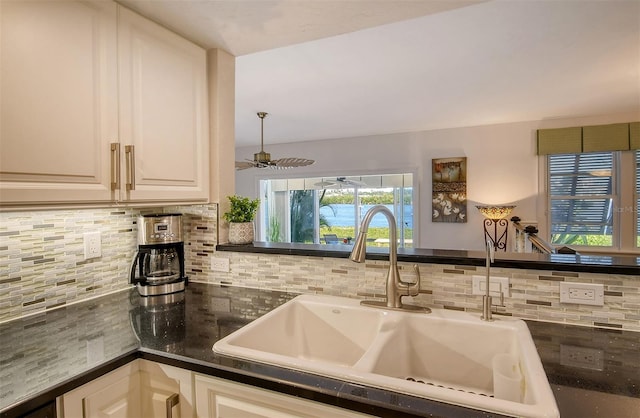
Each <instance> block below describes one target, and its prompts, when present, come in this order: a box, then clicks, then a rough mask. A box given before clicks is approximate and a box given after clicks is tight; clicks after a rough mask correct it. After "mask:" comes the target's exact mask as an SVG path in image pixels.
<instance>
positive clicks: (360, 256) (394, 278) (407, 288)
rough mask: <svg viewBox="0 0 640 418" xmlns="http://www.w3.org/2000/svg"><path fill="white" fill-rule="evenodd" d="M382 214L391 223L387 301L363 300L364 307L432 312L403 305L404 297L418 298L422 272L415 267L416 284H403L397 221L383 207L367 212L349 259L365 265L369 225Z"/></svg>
mask: <svg viewBox="0 0 640 418" xmlns="http://www.w3.org/2000/svg"><path fill="white" fill-rule="evenodd" d="M378 213H382V214H383V215H384V216H385V217H386V218H387V221H388V222H389V271H388V273H387V301H386V302H378V301H373V300H363V301H362V302H360V303H361V304H362V305H367V306H375V307H378V308H387V309H394V310H410V311H415V312H431V310H430V309H429V308H425V307H422V306H415V305H405V304H403V303H402V297H403V296H417V295H418V293H419V291H420V270H419V269H418V265H417V264H416V265H414V266H413V269H414V271H415V272H416V275H417V277H418V279H417V281H416V282H415V283H408V282H403V281H402V279H400V271H398V241H397V235H398V234H397V230H396V219H395V217H394V216H393V213H392V212H391V211H390V210H389V209H388V208H387V207H386V206H383V205H376V206H374V207H372V208H371V209H369V211H367V214H366V215H365V216H364V219H363V220H362V224H361V225H360V232H359V233H358V236H357V238H356V242H355V244H354V245H353V250H352V251H351V255H350V256H349V259H350V260H351V261H355V262H356V263H363V262H364V260H365V255H366V251H367V250H366V245H367V231H368V229H369V223H370V222H371V219H372V218H373V217H374V215H376V214H378Z"/></svg>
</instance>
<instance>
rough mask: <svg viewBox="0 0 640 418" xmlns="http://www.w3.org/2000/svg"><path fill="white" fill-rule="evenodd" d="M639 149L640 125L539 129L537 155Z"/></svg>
mask: <svg viewBox="0 0 640 418" xmlns="http://www.w3.org/2000/svg"><path fill="white" fill-rule="evenodd" d="M630 149H640V122H631V123H614V124H611V125H594V126H583V127H580V126H578V127H573V128H559V129H538V155H547V154H576V153H580V152H598V151H626V150H630Z"/></svg>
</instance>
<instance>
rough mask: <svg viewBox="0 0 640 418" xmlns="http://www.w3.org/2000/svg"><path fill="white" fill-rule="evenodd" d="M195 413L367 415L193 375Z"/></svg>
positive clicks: (264, 417)
mask: <svg viewBox="0 0 640 418" xmlns="http://www.w3.org/2000/svg"><path fill="white" fill-rule="evenodd" d="M195 396H196V414H197V416H198V417H202V418H207V417H209V418H240V417H241V418H276V417H277V418H292V417H318V418H324V417H335V418H354V417H367V416H369V415H365V414H360V413H358V412H353V411H349V410H346V409H341V408H338V407H334V406H329V405H324V404H321V403H318V402H313V401H308V400H303V399H300V398H296V397H294V396H289V395H283V394H279V393H276V392H272V391H268V390H264V389H259V388H256V387H253V386H248V385H243V384H240V383H232V382H230V381H228V380H223V379H218V378H214V377H209V376H202V375H195Z"/></svg>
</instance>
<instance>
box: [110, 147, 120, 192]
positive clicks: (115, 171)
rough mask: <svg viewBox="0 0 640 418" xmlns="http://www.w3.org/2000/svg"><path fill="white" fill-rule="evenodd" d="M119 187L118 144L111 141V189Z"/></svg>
mask: <svg viewBox="0 0 640 418" xmlns="http://www.w3.org/2000/svg"><path fill="white" fill-rule="evenodd" d="M119 188H120V144H119V143H118V142H112V143H111V190H118V189H119Z"/></svg>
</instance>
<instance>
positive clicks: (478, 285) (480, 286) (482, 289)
mask: <svg viewBox="0 0 640 418" xmlns="http://www.w3.org/2000/svg"><path fill="white" fill-rule="evenodd" d="M471 283H472V287H471V289H472V290H471V294H473V295H485V294H486V292H487V287H486V286H487V278H486V277H485V276H472V277H471ZM500 292H502V294H503V295H504V297H505V298H508V297H510V296H511V290H510V289H509V278H508V277H494V276H491V277H490V278H489V295H491V296H498V297H500Z"/></svg>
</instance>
